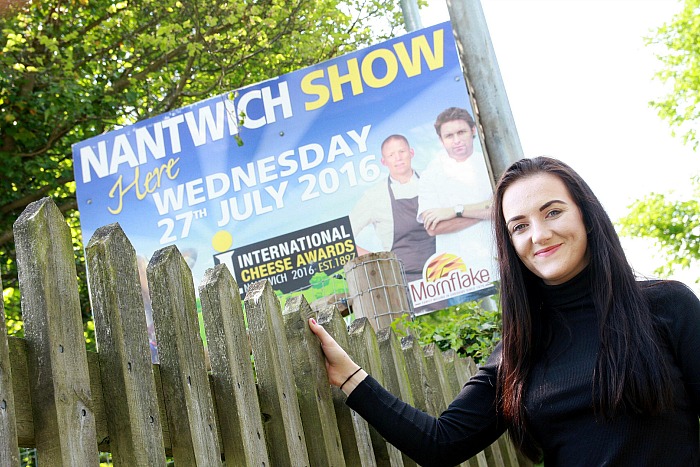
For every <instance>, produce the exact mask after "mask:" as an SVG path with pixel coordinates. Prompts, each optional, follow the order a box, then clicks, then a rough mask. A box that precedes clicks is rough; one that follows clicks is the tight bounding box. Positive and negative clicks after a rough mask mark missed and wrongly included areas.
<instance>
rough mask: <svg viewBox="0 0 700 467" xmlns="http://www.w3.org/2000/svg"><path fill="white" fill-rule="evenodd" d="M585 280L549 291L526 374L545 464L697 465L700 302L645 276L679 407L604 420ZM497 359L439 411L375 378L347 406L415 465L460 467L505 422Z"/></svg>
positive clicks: (529, 410)
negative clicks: (596, 404) (543, 337)
mask: <svg viewBox="0 0 700 467" xmlns="http://www.w3.org/2000/svg"><path fill="white" fill-rule="evenodd" d="M586 283H587V281H586V279H585V277H578V278H575V279H572V281H570V282H569V283H567V284H566V285H565V287H562V286H553V287H552V288H551V289H549V290H547V288H546V287H545V290H544V291H543V293H544V295H545V297H544V298H545V303H544V308H545V310H544V311H545V312H546V313H547V314H548V317H549V318H548V319H549V320H550V321H549V323H550V324H551V328H550V334H549V337H548V341H547V343H546V345H545V347H544V351H543V353H542V355H541V357H540V358H538V361H537V362H536V363H535V365H534V367H533V369H532V371H531V373H530V377H529V379H528V382H527V385H526V388H525V394H524V403H525V411H526V417H527V423H528V427H529V433H530V435H532V437H533V439H534V440H535V441H536V442H537V443H538V445H539V446H540V448H541V449H542V452H543V455H544V461H545V464H546V465H547V466H548V467H555V466H566V467H570V466H581V467H590V466H598V465H608V466H629V467H632V466H634V467H637V466H648V467H652V466H653V467H655V466H658V465H673V466H676V465H678V466H681V465H682V466H700V441H699V433H698V417H699V416H700V301H699V300H698V298H697V297H696V296H695V294H694V293H693V292H692V291H691V290H690V289H688V288H687V287H686V286H684V285H683V284H681V283H679V282H674V281H655V282H643V283H640V287H641V289H642V292H643V293H644V295H645V296H646V297H647V299H648V302H649V304H650V310H651V312H652V314H653V315H654V316H655V318H656V319H657V321H658V322H659V323H661V325H662V328H663V335H662V336H660V339H661V340H662V342H661V347H662V349H664V352H665V354H664V356H665V358H667V359H668V360H669V362H671V367H672V368H671V384H672V386H673V390H674V395H675V399H674V407H673V408H672V409H671V410H668V411H666V412H664V413H661V414H659V415H654V416H651V415H645V414H638V413H622V414H618V415H616V416H615V417H614V418H613V419H610V420H602V419H600V417H596V414H595V413H594V412H593V409H592V407H593V400H592V394H593V391H592V388H593V386H592V382H593V371H594V367H595V361H596V359H597V354H598V350H599V348H600V338H599V336H598V321H597V316H596V313H595V310H594V309H593V304H592V303H593V302H592V299H591V297H590V293H589V291H588V290H587V287H585V284H586ZM547 295H548V297H547ZM548 299H549V300H548ZM640 351H644V349H640ZM499 361H500V346H499V347H497V348H496V350H495V351H494V353H493V355H492V356H491V357H490V358H489V360H488V362H487V364H486V365H484V366H483V367H482V368H481V369H480V370H479V372H478V373H477V374H476V375H475V376H474V377H472V378H471V379H470V380H469V381H468V382H467V384H466V385H465V386H464V388H463V389H462V391H461V392H460V394H459V396H457V398H456V399H455V400H454V401H453V402H452V404H450V406H449V408H448V409H447V410H446V411H445V412H443V413H442V414H441V415H440V417H438V418H435V417H432V416H429V415H427V414H425V413H423V412H421V411H419V410H417V409H415V408H413V407H411V406H409V405H407V404H405V403H403V402H402V401H400V400H399V399H397V398H396V397H394V396H393V395H391V394H390V393H388V392H387V391H386V390H385V389H384V388H382V387H381V386H380V385H379V383H377V381H375V380H374V379H373V378H372V377H371V376H368V377H367V378H366V379H365V381H363V382H362V383H361V384H360V385H359V386H358V387H357V388H356V389H355V390H354V391H353V392H352V394H351V395H350V397H349V398H348V399H347V404H348V406H349V407H350V408H352V409H353V410H355V411H356V412H357V413H358V414H360V415H361V416H362V417H364V418H365V419H366V420H367V421H368V422H369V423H370V424H371V425H373V426H374V427H375V428H376V429H377V430H378V431H379V433H380V434H382V436H384V437H385V438H386V440H387V441H389V442H390V443H392V444H393V445H394V446H396V447H397V448H399V449H400V450H401V451H403V452H404V453H406V454H407V455H409V456H410V457H411V458H412V459H414V460H415V461H416V462H418V463H419V464H421V465H424V466H449V465H455V464H458V463H460V462H463V461H464V460H466V459H468V458H470V457H472V456H473V455H474V454H476V453H478V452H479V451H481V450H483V449H484V448H485V447H486V446H488V445H490V444H491V443H492V442H493V441H494V440H496V439H497V438H498V437H499V436H500V435H501V434H502V433H503V432H504V430H505V429H506V428H507V426H506V425H505V423H504V420H503V419H502V417H501V416H500V414H499V412H498V410H497V407H496V377H497V368H498V363H499Z"/></svg>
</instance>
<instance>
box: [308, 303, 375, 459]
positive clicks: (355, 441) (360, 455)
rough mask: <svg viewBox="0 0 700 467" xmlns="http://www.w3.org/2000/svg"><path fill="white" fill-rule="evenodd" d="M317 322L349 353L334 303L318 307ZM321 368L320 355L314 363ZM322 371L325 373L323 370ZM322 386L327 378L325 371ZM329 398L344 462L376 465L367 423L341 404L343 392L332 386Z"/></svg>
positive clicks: (347, 342)
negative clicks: (331, 400) (331, 399)
mask: <svg viewBox="0 0 700 467" xmlns="http://www.w3.org/2000/svg"><path fill="white" fill-rule="evenodd" d="M316 321H317V322H318V324H320V325H321V326H323V327H324V328H325V329H326V331H328V333H329V334H330V335H331V336H333V339H335V341H336V342H337V343H338V344H339V345H340V346H341V347H342V348H344V349H348V352H350V350H349V349H350V343H349V340H348V329H347V326H346V325H345V320H343V317H342V316H341V313H340V311H338V308H337V307H336V306H335V305H331V306H326V307H325V308H323V309H321V310H320V311H319V313H318V316H317V318H316ZM318 364H319V366H321V367H322V368H323V365H324V362H323V356H322V357H321V360H320V361H319V362H318ZM324 374H326V373H325V372H324ZM325 384H326V385H328V379H327V374H326V382H325ZM331 394H332V397H333V407H334V408H335V418H336V420H337V423H338V431H339V432H340V440H341V442H342V443H343V456H344V457H345V463H346V464H347V465H350V466H353V465H361V466H363V467H372V466H376V465H377V460H376V459H375V457H374V449H373V448H372V438H371V436H370V431H369V430H370V429H369V425H368V424H367V422H366V421H365V419H364V418H362V417H360V416H359V415H358V414H357V413H356V412H355V411H354V410H350V408H349V407H348V406H347V405H345V399H346V396H345V393H343V391H341V390H340V389H338V388H336V387H332V388H331Z"/></svg>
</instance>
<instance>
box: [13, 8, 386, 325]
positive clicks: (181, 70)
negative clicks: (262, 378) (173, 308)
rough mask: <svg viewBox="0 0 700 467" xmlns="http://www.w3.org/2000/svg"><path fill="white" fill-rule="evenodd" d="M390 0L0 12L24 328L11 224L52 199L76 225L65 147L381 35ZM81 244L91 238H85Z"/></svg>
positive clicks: (78, 252) (15, 310) (79, 246)
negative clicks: (31, 205)
mask: <svg viewBox="0 0 700 467" xmlns="http://www.w3.org/2000/svg"><path fill="white" fill-rule="evenodd" d="M397 3H398V2H395V1H394V0H344V1H338V0H250V1H221V0H197V1H194V0H125V1H118V0H46V1H38V0H32V1H28V2H18V5H17V6H16V7H15V8H10V9H5V10H2V11H0V29H1V30H2V35H0V50H1V51H2V53H0V160H2V162H3V164H2V171H1V172H0V264H1V265H2V266H1V268H2V271H1V272H2V282H3V286H4V293H3V295H4V297H5V303H6V308H7V314H8V325H9V327H10V328H11V329H10V332H18V330H19V329H20V325H19V323H20V315H19V305H18V304H19V293H18V290H17V288H18V284H17V274H16V265H15V250H14V242H13V232H12V224H13V222H14V220H15V219H16V218H17V217H18V216H19V214H20V213H21V212H22V210H23V209H24V208H25V207H26V206H27V205H28V204H29V203H31V202H32V201H35V200H37V199H40V198H42V197H44V196H52V197H53V198H54V200H55V201H56V204H57V205H58V206H59V208H60V209H61V210H62V211H63V212H64V213H65V214H66V217H67V220H68V222H69V224H70V225H71V227H72V228H73V230H74V233H75V235H74V238H75V242H74V243H75V245H74V246H75V250H76V255H77V257H76V258H77V259H76V264H77V265H78V271H79V273H78V276H79V281H78V282H79V283H80V284H81V300H82V303H83V304H84V310H83V314H84V317H85V319H86V320H87V319H88V318H89V316H90V311H89V305H88V299H87V293H86V286H85V280H84V263H83V260H82V248H83V247H82V241H83V239H81V238H80V235H79V226H80V219H79V213H78V211H77V202H76V197H75V184H74V181H73V161H72V154H71V145H73V144H74V143H76V142H78V141H82V140H84V139H86V138H89V137H92V136H95V135H98V134H101V133H103V132H106V131H110V130H112V129H115V128H118V127H119V126H122V125H127V124H130V123H133V122H136V121H139V120H143V119H146V118H149V117H152V116H155V115H158V114H162V113H164V112H167V111H169V110H172V109H176V108H179V107H182V106H184V105H187V104H190V103H193V102H196V101H200V100H202V99H205V98H208V97H211V96H214V95H218V94H221V93H223V92H226V91H229V90H234V89H237V88H240V87H243V86H245V85H248V84H252V83H255V82H259V81H262V80H264V79H267V78H270V77H273V76H277V75H280V74H283V73H287V72H290V71H293V70H296V69H299V68H301V67H304V66H308V65H311V64H314V63H318V62H320V61H323V60H326V59H329V58H332V57H334V56H337V55H340V54H343V53H346V52H348V51H351V50H353V49H356V48H359V47H363V46H366V45H370V44H371V43H374V42H377V41H379V40H383V39H385V38H388V37H390V36H392V35H393V34H394V30H395V29H396V28H397V27H398V26H397V25H398V24H399V23H400V10H399V8H398V5H397ZM84 240H85V241H87V240H88V239H84Z"/></svg>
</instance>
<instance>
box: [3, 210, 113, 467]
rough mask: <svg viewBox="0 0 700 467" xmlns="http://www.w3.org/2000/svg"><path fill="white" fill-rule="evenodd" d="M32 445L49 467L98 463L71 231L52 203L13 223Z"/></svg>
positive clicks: (24, 214)
mask: <svg viewBox="0 0 700 467" xmlns="http://www.w3.org/2000/svg"><path fill="white" fill-rule="evenodd" d="M14 233H15V247H16V250H17V272H18V276H19V283H20V286H21V288H22V319H23V320H24V329H25V339H26V340H27V344H28V349H29V356H30V358H29V360H28V368H29V375H28V376H29V382H30V388H31V392H32V419H33V421H34V433H35V442H36V447H37V451H38V454H39V457H40V458H41V459H42V462H46V463H47V464H48V465H52V466H60V465H65V466H73V465H80V466H90V465H94V466H97V465H98V458H99V457H98V453H97V444H96V443H95V439H96V436H97V434H96V429H95V417H94V413H93V406H92V394H91V390H90V379H89V375H88V365H87V353H86V350H85V339H84V337H83V332H82V329H83V322H82V317H81V313H80V299H79V297H78V287H77V282H76V277H77V273H76V268H75V261H74V259H73V244H72V241H71V236H70V229H69V228H68V225H67V224H66V222H65V219H64V218H63V214H61V211H59V209H58V207H56V204H55V203H54V202H53V201H52V200H51V199H50V198H44V199H41V200H39V201H35V202H33V203H31V204H30V205H29V206H27V208H26V209H25V210H24V212H23V213H22V214H21V215H20V216H19V218H18V219H17V220H16V221H15V224H14Z"/></svg>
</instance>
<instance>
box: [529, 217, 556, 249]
mask: <svg viewBox="0 0 700 467" xmlns="http://www.w3.org/2000/svg"><path fill="white" fill-rule="evenodd" d="M530 232H531V233H532V243H536V244H539V243H543V242H545V241H547V240H549V239H550V238H551V237H552V230H551V229H550V228H549V226H547V224H546V223H544V222H533V223H532V224H531V225H530Z"/></svg>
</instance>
